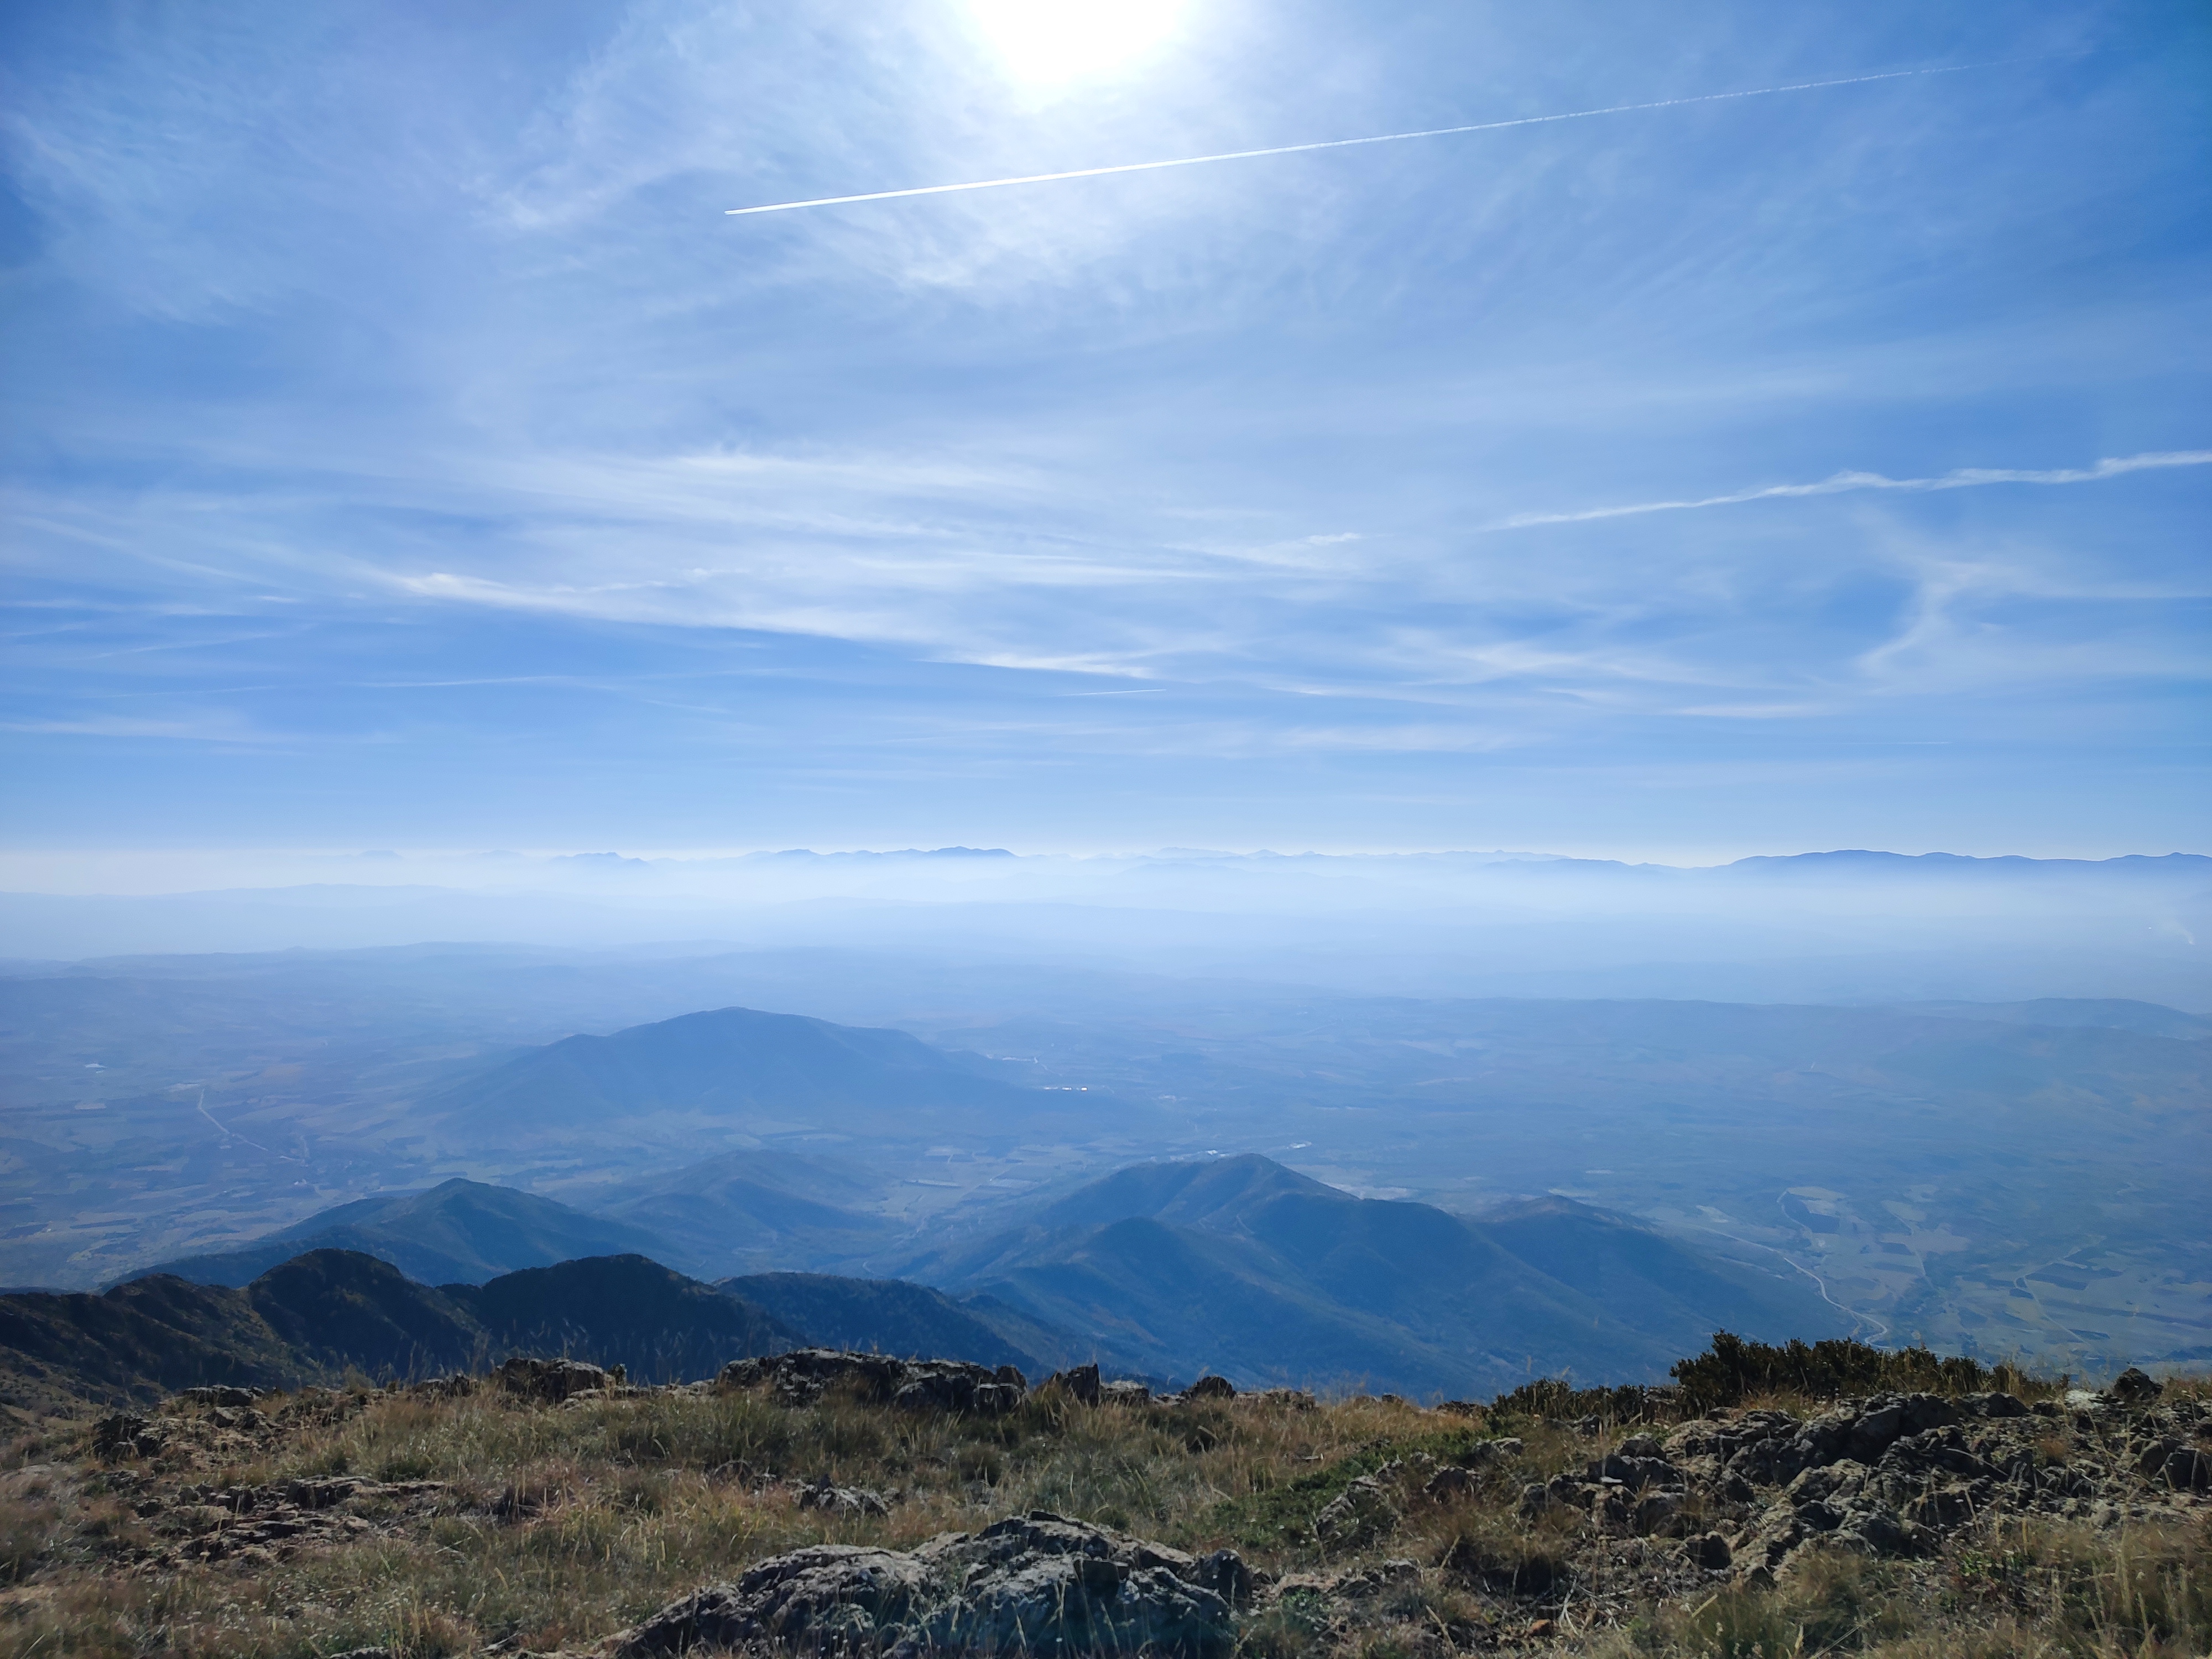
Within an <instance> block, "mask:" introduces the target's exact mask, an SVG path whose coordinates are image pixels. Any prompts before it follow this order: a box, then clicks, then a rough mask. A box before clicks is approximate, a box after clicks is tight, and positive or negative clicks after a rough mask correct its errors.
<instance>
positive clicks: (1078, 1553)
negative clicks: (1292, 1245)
mask: <svg viewBox="0 0 2212 1659" xmlns="http://www.w3.org/2000/svg"><path fill="white" fill-rule="evenodd" d="M1250 1582H1251V1579H1250V1575H1249V1570H1248V1569H1246V1568H1245V1567H1244V1565H1243V1562H1242V1561H1240V1560H1238V1559H1237V1558H1236V1556H1235V1555H1234V1554H1233V1553H1231V1552H1228V1551H1225V1550H1224V1551H1218V1552H1216V1553H1214V1554H1213V1555H1210V1556H1207V1557H1205V1558H1203V1559H1198V1558H1194V1557H1192V1556H1189V1555H1186V1554H1184V1553H1182V1551H1180V1550H1173V1549H1169V1548H1167V1547H1164V1546H1163V1545H1159V1544H1153V1543H1149V1542H1147V1541H1145V1540H1142V1539H1138V1538H1132V1537H1129V1536H1127V1534H1121V1533H1117V1532H1111V1531H1109V1530H1107V1529H1106V1528H1101V1527H1093V1526H1089V1525H1086V1524H1085V1523H1084V1522H1079V1521H1071V1520H1068V1519H1066V1517H1065V1516H1057V1515H1053V1514H1050V1513H1048V1512H1047V1511H1045V1510H1032V1511H1031V1512H1030V1514H1028V1515H1026V1516H1020V1517H1018V1518H1015V1519H1012V1520H1007V1521H1001V1522H998V1523H997V1524H996V1525H994V1526H990V1527H986V1528H983V1530H982V1531H981V1532H976V1533H949V1534H944V1535H943V1536H940V1537H938V1538H933V1539H932V1540H931V1541H929V1542H927V1543H926V1544H924V1545H922V1546H921V1547H920V1548H919V1549H916V1550H914V1551H911V1552H906V1551H899V1550H886V1549H869V1548H863V1547H856V1546H853V1545H845V1544H822V1545H817V1546H815V1547H811V1548H809V1549H801V1550H794V1551H793V1552H791V1553H788V1554H786V1555H779V1556H775V1557H773V1558H772V1559H769V1560H766V1561H763V1562H762V1563H760V1564H759V1565H757V1566H756V1567H754V1568H752V1569H751V1570H750V1571H748V1572H746V1573H745V1574H744V1576H743V1577H740V1578H738V1579H736V1580H734V1581H732V1582H731V1583H723V1584H714V1585H709V1586H708V1588H706V1589H702V1590H700V1591H698V1592H697V1593H696V1594H695V1595H689V1596H686V1597H684V1599H683V1600H682V1601H676V1602H673V1603H671V1604H670V1605H669V1606H668V1607H664V1608H663V1609H661V1611H660V1612H659V1613H656V1614H654V1615H653V1617H652V1618H650V1619H648V1620H646V1621H645V1622H644V1623H643V1624H641V1625H639V1626H636V1627H635V1629H632V1630H629V1631H627V1632H623V1634H622V1635H621V1636H619V1637H617V1638H615V1639H614V1640H613V1641H611V1643H609V1644H607V1646H606V1649H605V1652H606V1654H607V1655H608V1656H609V1659H662V1656H668V1655H677V1654H682V1653H685V1652H688V1651H690V1650H694V1649H702V1648H703V1649H715V1648H725V1649H726V1648H732V1647H738V1646H741V1645H744V1644H752V1643H763V1642H774V1643H776V1644H780V1645H783V1646H787V1647H789V1648H792V1649H795V1650H799V1651H801V1652H813V1653H842V1654H893V1655H897V1656H901V1659H907V1656H920V1655H924V1654H950V1653H972V1654H1016V1653H1020V1654H1036V1655H1046V1654H1078V1653H1084V1654H1139V1653H1144V1654H1158V1655H1161V1656H1164V1659H1166V1656H1174V1659H1225V1656H1226V1655H1228V1654H1229V1652H1230V1651H1231V1649H1232V1648H1233V1647H1234V1646H1235V1643H1236V1632H1235V1622H1234V1619H1233V1617H1232V1614H1231V1597H1232V1596H1233V1595H1236V1594H1237V1593H1238V1590H1239V1589H1240V1587H1241V1588H1242V1589H1245V1590H1247V1591H1249V1585H1250Z"/></svg>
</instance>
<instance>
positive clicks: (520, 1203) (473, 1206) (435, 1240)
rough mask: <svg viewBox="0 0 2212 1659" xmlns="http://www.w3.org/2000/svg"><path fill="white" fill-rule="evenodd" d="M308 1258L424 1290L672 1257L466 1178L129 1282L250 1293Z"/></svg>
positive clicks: (663, 1247) (627, 1231)
mask: <svg viewBox="0 0 2212 1659" xmlns="http://www.w3.org/2000/svg"><path fill="white" fill-rule="evenodd" d="M311 1250H354V1251H358V1252H360V1253H361V1254H362V1255H373V1256H375V1257H376V1258H378V1259H379V1260H380V1261H388V1262H390V1263H391V1264H392V1266H393V1267H398V1269H399V1270H400V1271H401V1272H402V1273H405V1274H406V1275H407V1277H408V1278H410V1279H415V1280H416V1281H417V1282H418V1283H421V1284H424V1285H451V1284H471V1285H475V1284H482V1283H483V1282H484V1281H485V1280H486V1279H494V1278H496V1277H497V1276H498V1275H500V1274H501V1273H513V1272H515V1271H517V1270H518V1269H520V1268H523V1267H552V1266H555V1265H556V1263H559V1262H563V1261H574V1260H575V1259H576V1258H577V1257H579V1256H591V1255H649V1256H652V1257H654V1258H655V1259H658V1258H659V1257H661V1256H663V1255H671V1254H673V1253H672V1252H671V1251H670V1249H669V1247H668V1243H667V1241H666V1240H665V1239H663V1238H661V1237H659V1235H658V1234H656V1233H653V1232H652V1231H648V1230H647V1229H646V1228H643V1227H640V1226H637V1225H633V1224H632V1223H630V1222H628V1221H625V1220H611V1219H607V1218H602V1217H599V1216H592V1215H586V1214H585V1213H584V1212H582V1211H580V1210H576V1209H573V1208H571V1207H570V1206H568V1205H566V1204H562V1203H560V1202H558V1201H557V1200H553V1199H549V1198H540V1197H538V1195H536V1194H532V1193H525V1192H518V1191H517V1190H516V1189H515V1188H512V1187H498V1186H493V1185H490V1184H489V1183H488V1182H481V1181H467V1180H463V1179H460V1178H459V1177H456V1178H454V1179H453V1180H451V1181H446V1182H440V1183H439V1184H438V1185H437V1186H435V1187H433V1188H429V1189H428V1191H426V1192H420V1193H392V1194H380V1195H379V1196H376V1197H374V1198H363V1199H356V1200H354V1201H353V1202H351V1203H349V1204H341V1205H339V1206H337V1207H336V1208H334V1209H329V1210H325V1211H322V1212H320V1213H319V1214H316V1215H312V1216H309V1217H308V1218H307V1219H306V1220H304V1221H301V1222H296V1223H295V1224H294V1225H291V1226H289V1227H285V1228H283V1229H280V1230H279V1231H276V1232H273V1233H270V1234H267V1235H265V1236H264V1237H261V1238H258V1239H256V1240H255V1241H254V1242H253V1243H251V1244H247V1245H243V1246H240V1248H238V1249H231V1250H217V1251H210V1252H205V1253H203V1254H199V1255H189V1256H180V1257H179V1258H178V1259H176V1260H175V1261H164V1262H161V1263H160V1264H158V1265H156V1266H155V1267H148V1268H145V1269H143V1270H142V1271H140V1272H139V1273H133V1274H132V1275H131V1277H132V1278H134V1279H143V1278H144V1277H146V1276H147V1275H148V1274H151V1273H174V1274H175V1275H177V1276H178V1277H179V1278H180V1279H191V1280H192V1281H194V1282H195V1283H197V1284H203V1285H230V1286H233V1287H238V1286H241V1285H249V1284H251V1283H252V1282H253V1281H254V1280H255V1279H258V1278H259V1277H260V1276H261V1275H262V1274H263V1273H267V1272H268V1271H269V1270H270V1268H272V1267H277V1266H279V1265H280V1264H282V1263H283V1262H286V1261H290V1260H291V1259H292V1258H294V1257H295V1256H298V1255H305V1254H307V1252H309V1251H311Z"/></svg>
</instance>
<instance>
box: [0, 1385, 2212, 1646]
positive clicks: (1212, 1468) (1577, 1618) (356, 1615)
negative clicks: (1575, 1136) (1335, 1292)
mask: <svg viewBox="0 0 2212 1659" xmlns="http://www.w3.org/2000/svg"><path fill="white" fill-rule="evenodd" d="M1846 1346H1848V1345H1821V1347H1822V1349H1823V1350H1824V1351H1826V1350H1834V1351H1836V1352H1843V1350H1844V1348H1845V1347H1846ZM1763 1352H1765V1353H1767V1354H1770V1355H1778V1354H1780V1353H1781V1351H1779V1350H1771V1351H1763ZM1802 1352H1808V1353H1809V1352H1810V1351H1802ZM1857 1352H1858V1354H1860V1355H1862V1356H1868V1355H1871V1351H1870V1350H1858V1351H1857ZM1846 1357H1847V1358H1848V1357H1849V1356H1846ZM1723 1358H1729V1359H1730V1364H1732V1365H1733V1366H1734V1370H1729V1367H1728V1366H1718V1365H1717V1362H1716V1361H1715V1360H1714V1357H1713V1356H1707V1357H1705V1359H1704V1360H1701V1361H1699V1362H1692V1363H1689V1364H1686V1366H1685V1367H1680V1368H1678V1376H1680V1377H1682V1378H1683V1381H1682V1383H1680V1385H1678V1386H1676V1387H1673V1388H1668V1389H1653V1390H1642V1389H1613V1390H1593V1391H1590V1392H1589V1393H1587V1394H1582V1395H1577V1394H1575V1393H1573V1392H1572V1391H1571V1390H1569V1389H1565V1387H1564V1386H1561V1385H1539V1386H1536V1387H1534V1388H1530V1389H1522V1390H1518V1391H1516V1394H1515V1395H1509V1396H1506V1397H1504V1398H1502V1399H1500V1400H1498V1401H1492V1402H1491V1403H1490V1404H1489V1405H1487V1406H1477V1405H1474V1404H1469V1403H1466V1402H1454V1403H1450V1404H1447V1405H1445V1406H1443V1407H1435V1408H1423V1407H1418V1406H1415V1405H1413V1404H1411V1403H1408V1402H1407V1401H1402V1400H1399V1399H1396V1398H1394V1397H1391V1396H1388V1395H1385V1396H1381V1397H1370V1396H1358V1397H1350V1398H1343V1399H1336V1400H1328V1401H1316V1399H1314V1398H1313V1397H1312V1396H1310V1395H1304V1394H1302V1393H1298V1392H1295V1391H1291V1390H1284V1389H1276V1390H1269V1391H1266V1392H1259V1393H1251V1392H1246V1393H1239V1392H1238V1391H1237V1390H1235V1389H1232V1388H1231V1387H1230V1386H1229V1384H1227V1383H1225V1382H1223V1381H1221V1380H1220V1379H1218V1378H1212V1379H1206V1380H1205V1381H1203V1382H1201V1383H1199V1384H1197V1385H1194V1387H1193V1388H1191V1389H1188V1390H1187V1391H1185V1392H1184V1393H1182V1394H1179V1395H1174V1396H1170V1397H1165V1398H1156V1397H1154V1396H1153V1395H1151V1394H1150V1393H1149V1392H1148V1391H1147V1390H1146V1389H1144V1388H1143V1387H1141V1386H1139V1385H1138V1384H1135V1383H1116V1382H1113V1381H1109V1380H1102V1379H1101V1378H1100V1377H1099V1376H1097V1372H1096V1371H1095V1370H1089V1369H1086V1370H1081V1371H1076V1372H1071V1373H1067V1374H1065V1375H1063V1376H1058V1377H1055V1378H1053V1379H1050V1380H1048V1382H1046V1383H1043V1384H1042V1385H1040V1386H1037V1387H1035V1388H1032V1387H1030V1386H1029V1385H1028V1383H1027V1381H1026V1380H1025V1379H1024V1378H1022V1377H1021V1376H1019V1374H1018V1373H1017V1372H1014V1371H1012V1370H1011V1368H1000V1369H995V1370H993V1369H986V1368H984V1367H982V1366H979V1365H969V1364H961V1363H959V1362H956V1361H938V1362H927V1363H911V1362H902V1361H897V1360H892V1359H887V1358H882V1357H880V1356H875V1355H849V1354H842V1353H837V1352H830V1351H823V1350H814V1351H806V1352H799V1353H796V1354H791V1355H787V1356H783V1357H781V1358H775V1359H769V1360H749V1361H744V1362H741V1363H737V1364H732V1365H731V1366H729V1367H728V1368H727V1369H726V1370H725V1372H724V1373H723V1375H722V1376H720V1378H718V1379H717V1380H716V1381H714V1382H712V1383H694V1384H689V1385H684V1386H680V1387H670V1388H658V1389H642V1388H635V1387H631V1386H629V1384H628V1383H626V1382H625V1380H624V1379H623V1376H621V1374H620V1373H618V1372H608V1371H602V1370H598V1369H597V1368H595V1367H592V1366H588V1365H582V1364H574V1363H570V1362H562V1361H543V1360H529V1359H520V1360H514V1361H510V1362H508V1363H507V1364H506V1365H504V1366H502V1367H501V1369H500V1370H498V1371H497V1372H495V1373H494V1374H492V1375H490V1376H475V1377H470V1376H457V1377H449V1378H444V1379H440V1380H437V1381H435V1382H430V1383H415V1384H411V1385H408V1386H394V1387H387V1388H373V1387H370V1386H368V1385H366V1384H363V1385H362V1386H360V1387H356V1388H351V1389H306V1390H301V1391H298V1392H295V1393H290V1394H262V1393H258V1392H255V1391H252V1390H248V1389H222V1388H217V1389H193V1390H191V1391H189V1392H187V1393H185V1394H184V1395H178V1396H175V1397H173V1398H171V1399H169V1400H167V1401H165V1402H163V1403H161V1405H160V1406H158V1407H150V1408H147V1409H143V1410H136V1411H131V1412H123V1413H108V1414H106V1415H104V1416H99V1417H96V1418H95V1417H94V1416H92V1415H90V1414H87V1415H85V1416H83V1417H80V1418H76V1419H45V1420H42V1421H39V1422H35V1423H25V1424H23V1425H19V1428H18V1431H17V1434H16V1437H15V1441H14V1443H12V1445H10V1446H9V1449H8V1451H7V1455H6V1466H5V1471H4V1474H0V1651H4V1652H6V1653H9V1654H15V1655H21V1656H28V1655H32V1654H37V1655H40V1656H41V1659H46V1656H55V1659H60V1656H75V1655H88V1656H89V1655H100V1656H106V1655H118V1656H119V1655H126V1654H127V1655H131V1656H150V1655H167V1654H176V1655H191V1656H201V1655H206V1656H241V1659H242V1656H261V1655H268V1656H272V1659H274V1656H338V1655H351V1656H354V1659H442V1656H447V1655H453V1656H459V1655H473V1654H483V1655H487V1656H491V1655H496V1656H506V1659H520V1656H522V1655H525V1654H548V1653H562V1654H573V1655H578V1656H582V1655H592V1656H596V1659H664V1656H675V1655H678V1654H683V1653H687V1652H698V1651H704V1650H726V1651H738V1652H748V1653H761V1654H766V1653H772V1652H793V1651H799V1652H814V1653H841V1654H854V1655H863V1654H866V1655H878V1654H889V1655H899V1656H919V1655H923V1654H928V1653H942V1652H1000V1653H1014V1652H1022V1653H1027V1654H1066V1655H1073V1654H1079V1653H1100V1652H1103V1653H1118V1654H1137V1653H1155V1654H1159V1655H1162V1656H1182V1659H1228V1656H1231V1655H1234V1654H1251V1655H1265V1656H1298V1655H1312V1656H1323V1655H1336V1654H1347V1655H1348V1654H1364V1655H1376V1656H1381V1655H1407V1656H1412V1655H1436V1656H1441V1655H1444V1654H1449V1653H1455V1652H1490V1651H1498V1650H1504V1651H1526V1652H1561V1653H1588V1654H1606V1655H1617V1656H1626V1655H1631V1654H1651V1655H1665V1654H1698V1655H1713V1656H1729V1659H1749V1656H1754V1655H1757V1656H1763V1659H1781V1656H1784V1655H1802V1656H1809V1655H1814V1654H1824V1653H1837V1654H1841V1653H1869V1654H1881V1655H1890V1656H1905V1655H1926V1656H1936V1655H1946V1656H1948V1655H1968V1656H1977V1655H1990V1656H1994V1655H1998V1654H2032V1655H2033V1654H2051V1655H2058V1654H2068V1655H2094V1656H2114V1659H2117V1656H2121V1655H2128V1656H2148V1655H2159V1656H2179V1655H2201V1654H2203V1653H2205V1652H2206V1651H2207V1650H2208V1648H2212V1497H2208V1494H2207V1487H2208V1486H2212V1388H2208V1387H2207V1386H2206V1385H2205V1384H2204V1383H2203V1382H2201V1381H2192V1380H2188V1379H2168V1380H2167V1381H2166V1382H2165V1383H2163V1384H2160V1383H2155V1382H2154V1381H2152V1380H2151V1379H2149V1378H2148V1377H2144V1376H2141V1375H2140V1374H2139V1373H2130V1374H2128V1375H2125V1376H2123V1377H2121V1378H2120V1379H2119V1380H2118V1382H2117V1383H2114V1384H2113V1385H2112V1386H2111V1387H2110V1388H2108V1389H2106V1390H2104V1391H2101V1392H2098V1393H2088V1392H2085V1391H2081V1390H2079V1389H2066V1388H2065V1387H2064V1386H2063V1384H2061V1383H2041V1382H2036V1381H2033V1380H2031V1379H2026V1378H2021V1377H2019V1376H2011V1375H2005V1376H2000V1377H1996V1378H1992V1377H1990V1376H1988V1375H1986V1374H1983V1373H1979V1372H1978V1370H1976V1369H1975V1368H1973V1367H1971V1366H1962V1364H1960V1362H1951V1364H1950V1365H1949V1367H1948V1368H1945V1367H1938V1366H1933V1365H1931V1364H1919V1365H1917V1368H1916V1367H1915V1366H1914V1365H1911V1364H1902V1365H1900V1364H1895V1363H1893V1361H1892V1359H1891V1358H1888V1357H1881V1356H1875V1357H1872V1358H1867V1359H1866V1360H1865V1362H1864V1363H1863V1364H1859V1365H1858V1371H1859V1372H1860V1373H1863V1374H1864V1375H1865V1376H1870V1377H1872V1378H1873V1379H1874V1380H1875V1381H1876V1382H1881V1381H1883V1380H1885V1379H1887V1380H1890V1381H1895V1382H1899V1383H1912V1384H1928V1385H1931V1386H1896V1387H1879V1388H1863V1389H1859V1390H1858V1391H1857V1392H1855V1393H1851V1394H1844V1393H1842V1392H1840V1391H1839V1390H1838V1389H1834V1388H1823V1387H1820V1386H1818V1385H1819V1384H1820V1383H1821V1381H1822V1379H1823V1378H1824V1377H1826V1378H1830V1379H1831V1380H1832V1377H1833V1376H1839V1375H1845V1374H1847V1373H1849V1372H1850V1369H1851V1368H1850V1367H1849V1366H1846V1367H1844V1370H1843V1371H1841V1372H1838V1371H1837V1370H1835V1368H1833V1367H1829V1368H1828V1369H1827V1370H1825V1371H1824V1370H1821V1369H1820V1367H1816V1366H1809V1365H1793V1364H1782V1363H1779V1362H1778V1363H1776V1364H1767V1365H1766V1366H1765V1369H1764V1370H1760V1369H1759V1367H1756V1366H1753V1367H1751V1368H1750V1369H1749V1370H1747V1369H1746V1367H1745V1366H1744V1365H1743V1364H1741V1363H1738V1362H1740V1361H1741V1345H1739V1349H1738V1350H1737V1351H1735V1352H1734V1353H1733V1357H1730V1356H1729V1355H1723ZM1923 1358H1925V1357H1923ZM1701 1367H1702V1369H1701ZM1723 1372H1725V1373H1726V1375H1723ZM1785 1372H1786V1373H1790V1374H1791V1375H1794V1376H1796V1377H1797V1378H1798V1379H1799V1382H1800V1383H1801V1384H1802V1386H1799V1387H1796V1388H1794V1389H1793V1388H1788V1387H1775V1386H1762V1387H1760V1388H1757V1389H1748V1390H1747V1388H1746V1386H1745V1378H1746V1377H1747V1376H1757V1377H1762V1378H1764V1379H1765V1383H1767V1384H1771V1383H1773V1380H1774V1378H1775V1377H1776V1376H1779V1375H1781V1374H1783V1373H1785ZM1716 1377H1718V1378H1719V1379H1720V1380H1719V1381H1718V1382H1716V1380H1715V1379H1716ZM1993 1383H2002V1384H2003V1385H2004V1386H1992V1384H1993ZM1716 1399H1719V1400H1720V1401H1722V1403H1713V1402H1714V1401H1715V1400H1716Z"/></svg>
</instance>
